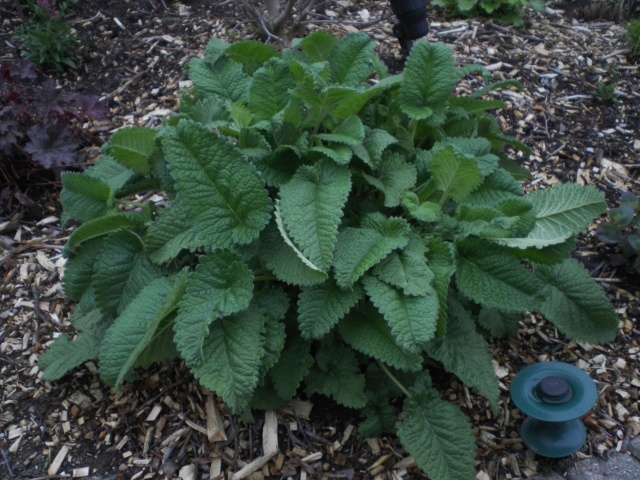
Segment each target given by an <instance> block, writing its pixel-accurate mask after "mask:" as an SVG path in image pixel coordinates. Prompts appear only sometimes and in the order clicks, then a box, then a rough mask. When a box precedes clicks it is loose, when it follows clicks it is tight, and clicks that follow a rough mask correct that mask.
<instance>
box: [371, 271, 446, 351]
mask: <svg viewBox="0 0 640 480" xmlns="http://www.w3.org/2000/svg"><path fill="white" fill-rule="evenodd" d="M362 282H363V284H364V288H365V290H366V292H367V295H368V296H369V298H371V302H372V303H373V304H374V305H375V307H376V308H377V309H378V310H379V311H380V313H382V315H383V316H384V319H385V320H386V321H387V323H388V324H389V327H390V328H391V333H392V334H393V336H394V337H395V341H396V343H397V344H398V345H399V346H400V347H402V348H403V349H404V350H406V351H408V352H411V353H418V352H420V350H421V349H422V347H424V345H425V344H426V343H427V342H428V341H429V340H431V339H432V338H433V336H434V335H435V332H436V324H437V320H438V296H437V294H436V292H435V290H433V289H430V291H429V292H428V293H427V295H424V296H420V297H414V296H408V295H405V294H403V293H402V292H401V291H399V290H398V289H396V288H394V287H392V286H390V285H387V284H386V283H384V282H381V281H380V280H378V279H377V278H376V277H373V276H366V277H364V278H363V279H362Z"/></svg>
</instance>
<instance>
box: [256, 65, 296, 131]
mask: <svg viewBox="0 0 640 480" xmlns="http://www.w3.org/2000/svg"><path fill="white" fill-rule="evenodd" d="M294 86H295V81H294V78H293V76H292V75H291V71H290V70H289V66H288V65H287V63H286V62H284V61H283V60H280V59H271V60H269V61H268V62H267V63H265V64H264V65H263V66H262V67H261V68H260V69H259V70H258V71H257V72H256V73H255V75H254V76H253V80H252V81H251V86H250V87H249V107H250V108H251V112H252V113H253V114H254V115H255V117H256V120H267V121H270V120H271V119H272V118H273V117H274V115H276V114H277V113H278V112H280V111H281V110H282V109H284V107H286V106H287V103H289V100H290V99H291V95H290V94H289V89H290V88H293V87H294Z"/></svg>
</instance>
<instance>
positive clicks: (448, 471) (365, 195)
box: [40, 32, 617, 480]
mask: <svg viewBox="0 0 640 480" xmlns="http://www.w3.org/2000/svg"><path fill="white" fill-rule="evenodd" d="M374 49H375V45H374V43H373V42H372V41H371V40H370V39H369V37H368V36H367V35H365V34H362V33H360V34H353V35H349V36H347V37H345V38H343V39H342V40H340V41H336V40H335V39H334V38H333V37H331V36H330V35H328V34H327V33H323V32H318V33H315V34H313V35H311V36H310V37H308V38H306V39H304V40H302V41H300V42H298V43H297V44H296V45H295V47H293V48H291V49H287V50H284V51H282V52H276V51H275V50H273V49H271V48H270V47H268V46H266V45H263V44H259V43H254V42H241V43H238V44H234V45H228V44H226V43H223V42H222V41H220V40H213V41H212V42H211V43H210V44H209V46H208V49H207V51H206V57H205V58H203V59H198V60H194V61H193V62H192V63H191V65H190V72H191V76H192V79H193V82H194V85H195V88H194V90H193V91H191V92H190V94H189V95H187V96H186V97H185V98H184V100H183V102H182V105H181V110H180V114H179V115H177V116H174V117H171V118H169V119H167V121H166V123H165V125H164V126H163V127H162V128H160V129H159V130H151V129H144V128H130V129H123V130H121V131H119V132H117V133H116V134H114V135H113V137H112V138H111V140H110V141H109V143H108V145H107V148H106V149H105V151H104V153H105V154H104V156H103V157H102V158H101V160H100V161H99V162H98V163H97V164H96V165H95V167H93V168H91V169H90V170H89V171H87V172H86V173H84V174H78V173H67V174H65V175H64V176H63V185H64V191H63V193H62V202H63V206H64V219H63V220H64V221H65V222H66V221H69V220H71V219H73V220H76V221H80V222H82V226H81V227H79V228H78V229H77V230H75V231H74V232H73V234H72V235H71V236H70V238H69V241H68V244H67V247H66V253H67V256H68V259H69V260H68V264H67V269H66V274H65V276H64V288H65V291H66V294H67V296H68V297H69V298H70V299H72V300H75V301H78V302H79V304H78V306H77V309H76V310H75V312H74V314H73V316H72V322H73V324H74V326H75V327H76V328H77V329H78V330H79V331H80V332H81V333H80V334H79V335H78V336H77V338H75V339H74V340H72V339H71V338H69V337H67V336H61V337H60V338H58V339H57V340H56V341H55V342H54V343H53V344H52V346H51V347H50V349H49V350H48V352H47V353H46V354H45V355H44V356H43V357H42V359H41V363H40V367H41V368H42V369H43V370H44V378H45V379H57V378H60V377H61V376H63V375H64V374H65V373H66V372H68V371H69V370H70V369H72V368H74V367H76V366H79V365H81V364H82V363H83V362H85V361H87V360H89V359H96V358H97V359H98V360H99V365H100V366H99V368H100V373H101V375H102V378H103V379H104V381H105V382H107V383H108V384H110V385H113V386H115V387H116V388H118V389H119V388H122V385H123V382H125V381H126V380H128V379H130V378H132V376H133V374H134V370H135V369H136V368H138V367H146V366H148V365H150V364H151V363H153V362H154V361H158V360H163V359H167V358H171V357H174V356H178V357H181V358H182V359H184V361H185V362H186V365H187V366H188V367H189V368H190V369H191V371H192V372H193V373H194V375H195V377H196V378H197V379H198V380H199V381H200V382H201V383H202V385H204V386H206V387H207V388H209V389H211V390H213V391H215V392H216V393H217V394H218V395H219V396H220V397H221V398H222V399H223V400H224V402H225V403H226V404H227V406H228V408H229V409H230V411H231V412H234V413H237V414H243V413H244V414H248V413H249V412H250V411H251V410H252V409H275V408H278V407H279V406H282V405H283V404H285V403H286V402H287V401H288V400H289V399H291V398H292V397H293V396H294V395H296V393H297V392H301V391H304V392H305V393H306V394H322V395H326V396H328V397H331V398H332V399H334V400H335V401H336V402H338V403H339V404H341V405H344V406H347V407H351V408H355V409H360V410H361V412H362V417H363V421H362V423H361V424H360V434H361V435H362V436H365V437H369V436H376V435H379V434H380V433H381V432H383V431H389V430H393V429H394V428H396V429H397V434H398V436H399V437H400V439H401V440H402V442H403V444H404V445H405V447H406V448H407V450H408V451H409V452H410V454H411V455H413V457H414V458H415V461H416V463H417V464H418V466H420V468H422V469H423V470H424V471H425V472H427V474H428V475H429V476H430V478H432V479H434V480H443V479H461V480H462V479H464V480H468V479H469V478H473V475H474V450H475V443H474V436H473V430H472V428H471V425H470V422H469V420H468V419H467V418H466V417H465V416H464V415H463V413H462V412H461V411H460V410H459V409H458V408H457V407H456V406H454V405H452V404H451V403H448V402H446V401H444V400H442V399H441V397H440V394H439V393H438V391H437V390H436V389H435V387H434V386H433V385H432V381H431V378H430V376H429V370H430V369H431V368H434V367H433V365H434V364H441V365H442V367H443V368H444V369H445V370H446V371H448V372H451V373H452V374H454V375H456V376H457V377H458V378H459V379H460V380H461V381H462V382H464V384H466V385H468V386H469V387H470V388H472V389H473V390H474V391H476V392H477V393H478V394H480V395H483V396H484V397H486V399H487V401H488V403H489V405H490V406H491V408H493V409H494V410H497V409H498V406H499V403H500V392H499V390H498V382H497V380H496V377H495V375H494V369H493V366H492V357H491V352H490V349H489V346H488V344H487V340H486V339H485V336H487V335H491V336H501V335H504V334H508V333H513V332H515V331H516V330H517V329H518V322H519V318H520V314H521V313H522V312H533V311H536V312H540V313H541V314H543V315H544V316H545V317H546V318H547V319H549V320H550V321H552V322H553V323H554V324H555V325H556V326H557V328H558V329H559V330H560V331H561V332H563V333H564V334H566V335H567V336H569V337H571V338H575V339H579V340H582V341H585V342H594V343H602V342H607V341H610V340H612V339H613V338H614V337H615V334H616V328H617V319H616V316H615V314H614V312H613V310H612V308H611V306H610V304H609V302H608V300H607V298H606V296H605V294H604V293H603V291H602V290H601V289H600V288H599V287H598V285H597V284H596V283H595V282H594V281H593V280H592V279H591V278H590V277H589V274H588V272H587V271H586V270H585V269H584V268H583V267H582V266H581V264H580V263H578V262H577V261H575V260H572V259H571V258H569V255H570V253H571V251H572V250H573V249H574V246H575V238H576V235H577V234H578V233H579V232H581V231H583V230H584V229H585V228H586V227H587V226H588V225H589V223H590V222H591V221H592V219H593V218H594V217H596V216H598V215H600V214H601V213H602V212H603V211H604V210H605V208H606V205H605V203H604V199H603V195H602V194H601V193H600V192H598V191H597V190H596V189H595V188H592V187H587V188H583V187H581V186H578V185H574V184H571V185H562V186H558V187H554V188H548V189H543V190H538V191H535V192H533V193H530V194H529V195H527V196H526V197H523V191H522V188H521V186H520V183H519V182H518V181H517V180H516V178H514V173H515V174H522V171H521V169H519V168H518V167H517V166H516V165H515V164H514V163H512V162H511V161H510V160H508V159H507V158H506V157H505V155H504V154H503V149H504V148H505V146H506V145H507V144H510V145H512V146H515V147H516V148H521V149H525V147H524V146H523V145H521V144H519V143H518V142H517V141H515V140H513V139H511V138H508V137H505V136H504V135H502V134H501V132H500V129H499V126H498V124H497V122H496V120H495V119H494V118H493V117H492V116H491V115H489V114H488V113H487V112H486V111H487V110H490V109H495V108H499V107H501V106H502V103H501V102H499V101H496V100H484V99H483V98H482V97H483V95H484V94H485V93H487V92H489V91H491V90H493V89H495V88H499V87H502V86H505V85H511V84H512V82H506V83H504V82H503V83H497V84H492V85H489V86H487V87H485V88H484V89H481V90H479V91H477V92H475V93H473V94H471V95H466V96H462V95H460V96H459V95H455V94H454V91H455V86H456V83H457V81H458V79H460V78H461V77H462V76H464V75H466V74H469V73H470V72H478V70H479V69H478V68H477V67H468V68H463V69H458V68H456V67H455V61H454V57H453V54H452V53H451V51H450V50H449V49H448V48H447V47H446V46H444V45H442V44H430V43H427V42H418V43H417V44H416V45H415V46H414V48H413V51H412V52H411V55H410V57H409V58H408V60H407V63H406V70H405V71H404V73H403V74H401V75H394V76H390V75H388V73H387V71H386V69H385V68H384V66H383V65H382V63H381V61H380V59H379V58H378V57H377V56H376V55H375V53H374ZM150 192H151V193H153V192H162V195H161V196H153V195H149V193H150ZM150 198H152V199H156V200H155V201H152V200H149V199H150ZM161 198H162V200H160V199H161ZM399 396H405V397H406V399H405V401H404V410H403V411H404V414H403V415H402V417H401V418H403V420H402V421H401V422H399V423H396V420H397V418H398V415H397V412H396V410H395V408H394V407H393V406H392V403H391V400H392V399H394V398H396V397H399Z"/></svg>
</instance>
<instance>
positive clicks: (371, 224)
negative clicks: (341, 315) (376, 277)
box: [334, 214, 409, 288]
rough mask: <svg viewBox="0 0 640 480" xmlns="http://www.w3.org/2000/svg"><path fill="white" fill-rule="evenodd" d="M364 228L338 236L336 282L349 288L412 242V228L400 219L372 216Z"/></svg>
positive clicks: (341, 233) (346, 231)
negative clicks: (396, 251) (385, 259)
mask: <svg viewBox="0 0 640 480" xmlns="http://www.w3.org/2000/svg"><path fill="white" fill-rule="evenodd" d="M368 219H369V220H370V221H367V222H365V223H363V227H364V228H346V229H344V230H343V231H342V232H340V234H339V235H338V243H337V245H336V253H335V256H334V269H335V278H336V281H337V283H338V285H339V286H340V287H343V288H350V287H351V286H352V285H353V284H354V283H355V282H356V281H358V279H359V278H360V277H361V276H362V275H364V273H365V272H366V271H367V270H369V269H370V268H371V267H373V266H374V265H376V264H377V263H378V262H380V261H381V260H382V259H383V258H385V257H386V256H387V255H389V254H390V253H391V252H392V251H393V250H395V249H397V248H403V247H405V246H406V245H407V243H408V242H409V225H408V224H407V223H406V221H405V220H403V219H400V218H386V217H384V216H383V215H382V214H372V215H370V216H369V217H368Z"/></svg>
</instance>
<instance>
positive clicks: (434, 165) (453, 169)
mask: <svg viewBox="0 0 640 480" xmlns="http://www.w3.org/2000/svg"><path fill="white" fill-rule="evenodd" d="M431 173H432V174H433V179H434V181H435V184H436V186H437V188H438V190H440V191H442V192H443V196H444V197H445V198H448V197H451V198H452V199H454V200H455V201H456V202H461V201H463V200H464V199H465V198H467V197H468V196H469V195H470V194H471V192H473V191H474V190H475V189H476V188H477V187H478V186H479V185H480V184H481V183H482V180H483V177H482V173H481V172H480V169H479V168H478V162H477V161H476V160H475V159H472V158H468V157H467V156H466V155H464V154H462V153H461V152H460V151H459V150H457V149H456V148H454V147H446V148H444V149H442V150H440V151H439V152H438V153H437V154H436V155H435V156H434V157H433V159H432V160H431Z"/></svg>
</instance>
